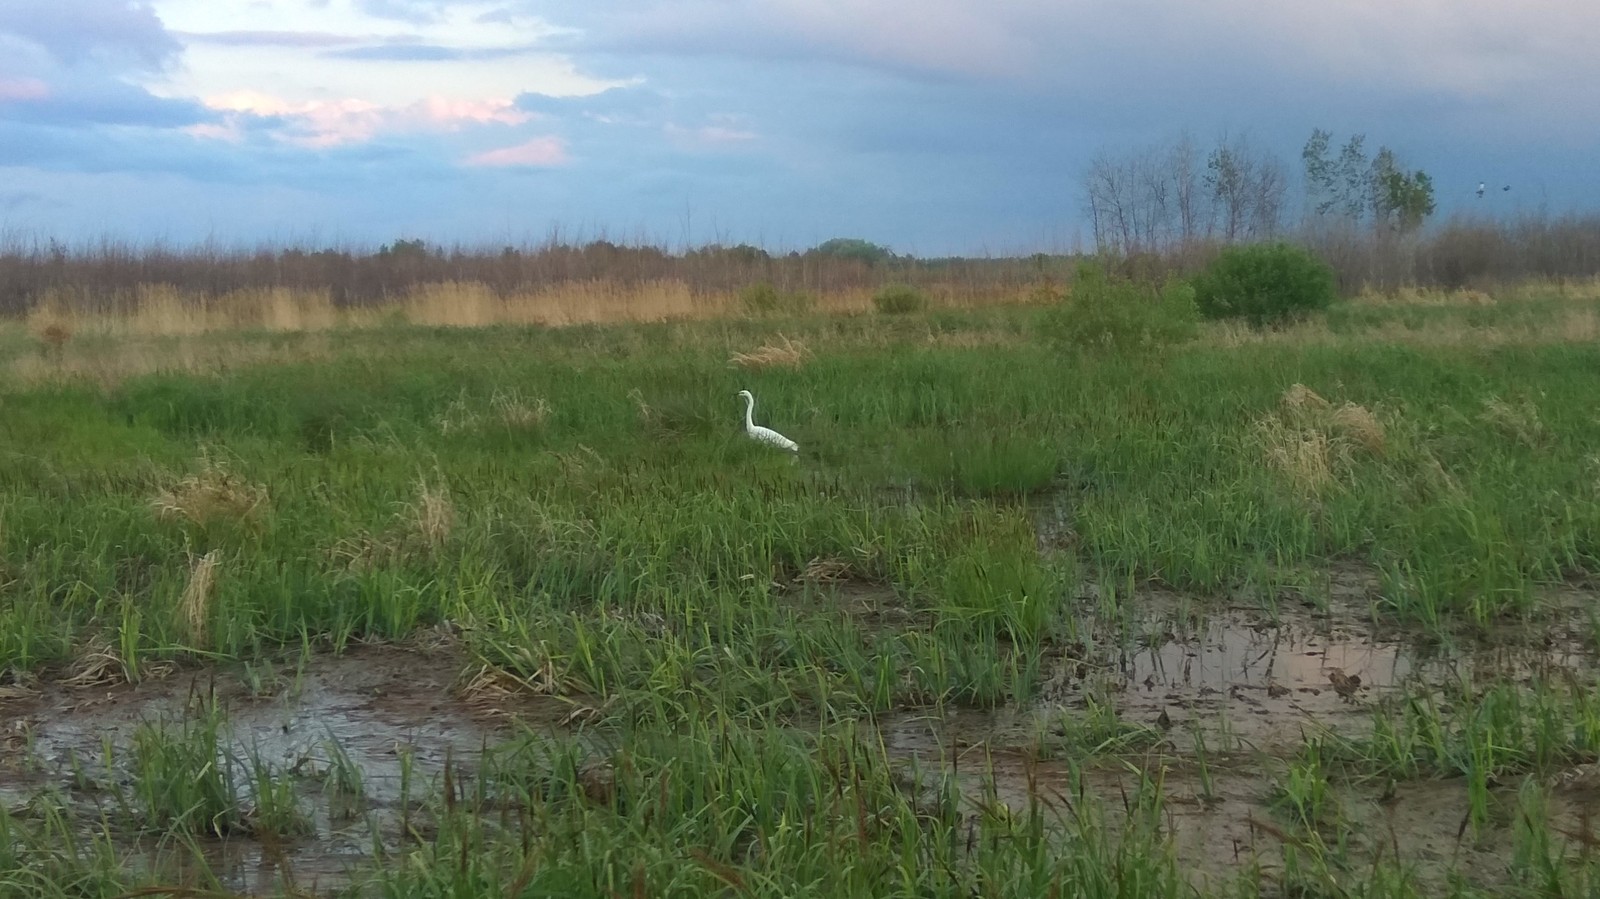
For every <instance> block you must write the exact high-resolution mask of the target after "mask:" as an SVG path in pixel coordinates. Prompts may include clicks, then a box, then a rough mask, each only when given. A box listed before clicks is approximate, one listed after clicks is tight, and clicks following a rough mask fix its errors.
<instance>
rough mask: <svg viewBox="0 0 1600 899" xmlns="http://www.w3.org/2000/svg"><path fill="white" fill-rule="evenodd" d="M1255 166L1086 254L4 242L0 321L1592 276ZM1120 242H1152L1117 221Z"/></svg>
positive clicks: (1590, 263)
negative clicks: (427, 295)
mask: <svg viewBox="0 0 1600 899" xmlns="http://www.w3.org/2000/svg"><path fill="white" fill-rule="evenodd" d="M1244 158H1248V157H1244ZM1242 168H1243V170H1244V171H1245V172H1247V173H1248V172H1249V171H1251V169H1250V167H1249V166H1244V167H1242ZM1254 171H1255V172H1257V174H1256V175H1252V176H1251V177H1250V178H1244V179H1243V183H1245V184H1253V185H1254V187H1253V188H1252V189H1251V191H1244V190H1241V192H1240V194H1239V195H1240V196H1241V197H1250V196H1256V197H1257V200H1251V201H1249V202H1241V203H1240V204H1239V205H1236V206H1235V205H1230V204H1231V203H1232V201H1231V200H1229V201H1227V202H1225V203H1224V204H1223V205H1222V207H1221V211H1220V212H1219V213H1218V214H1217V215H1216V216H1215V217H1211V216H1210V215H1209V214H1207V213H1202V214H1199V215H1197V216H1196V217H1195V218H1193V219H1192V220H1188V219H1185V218H1184V217H1183V216H1184V215H1185V214H1186V213H1183V212H1182V210H1183V208H1184V207H1183V206H1182V204H1181V202H1180V203H1178V204H1177V205H1176V208H1177V209H1178V210H1179V213H1178V217H1176V218H1174V219H1171V220H1170V221H1175V222H1177V223H1178V229H1177V231H1176V232H1175V233H1172V232H1168V231H1164V230H1159V229H1158V231H1156V232H1155V233H1157V234H1160V235H1164V236H1163V237H1162V239H1159V240H1153V241H1146V240H1144V239H1142V238H1141V239H1140V240H1139V241H1137V242H1135V243H1132V244H1129V245H1126V246H1125V245H1122V244H1119V243H1116V242H1113V243H1112V246H1110V247H1103V248H1102V249H1101V251H1100V252H1099V253H1090V252H1085V253H1080V254H1073V253H1057V254H1037V255H1033V256H1025V257H1007V258H950V259H918V258H912V257H908V256H898V255H895V254H894V253H892V252H890V251H889V250H888V249H886V248H884V247H881V246H878V245H876V244H872V243H869V242H867V241H864V240H832V241H828V242H826V243H824V244H822V245H819V246H817V247H814V248H812V249H810V250H807V251H805V252H791V253H785V254H774V253H769V252H767V251H765V250H762V249H760V248H758V247H752V246H745V245H740V246H731V247H730V246H707V247H701V248H697V249H692V250H688V251H684V252H678V253H672V252H669V251H667V250H665V249H662V248H659V247H653V246H647V245H619V244H615V243H611V242H609V241H604V240H598V241H592V242H588V243H584V244H567V243H557V242H551V243H547V244H545V245H540V246H529V247H501V248H498V249H484V248H476V249H474V248H463V247H455V248H445V247H438V246H430V245H427V244H425V243H423V242H422V241H415V240H399V241H395V242H394V243H391V244H387V245H384V246H382V247H380V248H378V249H376V250H357V249H312V248H303V247H284V248H260V249H254V250H224V249H217V248H214V247H206V246H198V247H188V248H172V247H162V246H148V247H137V246H131V245H127V244H118V243H110V242H104V243H100V244H96V245H93V246H88V247H80V248H69V247H67V246H65V245H63V244H61V243H58V242H54V241H44V242H33V241H25V240H18V239H12V240H10V241H9V242H4V243H0V315H19V314H25V313H27V312H28V311H29V310H31V309H33V308H34V307H35V306H37V305H38V304H40V303H41V302H43V301H45V300H47V299H48V300H51V301H53V302H56V303H64V304H66V305H69V306H71V307H72V308H75V309H80V310H84V311H115V310H116V309H118V308H121V307H124V306H126V305H128V304H134V303H137V302H138V301H139V296H140V292H141V291H142V290H145V289H148V288H151V287H162V288H171V289H172V290H174V291H175V292H177V293H178V294H181V295H183V296H188V297H195V298H216V297H222V296H226V295H228V294H230V293H234V292H239V291H260V290H276V289H285V290H290V291H296V292H305V291H310V292H317V293H325V294H326V295H327V296H328V298H329V299H330V300H331V301H332V302H333V303H334V304H335V305H337V306H341V307H360V306H371V305H380V304H384V303H388V302H393V301H396V300H399V299H403V298H405V297H406V296H408V295H409V294H411V293H412V292H413V291H414V290H416V289H417V288H418V287H421V286H424V285H431V284H439V283H444V282H457V283H471V284H475V285H481V286H482V287H483V288H485V289H487V290H489V291H492V292H493V293H494V294H496V295H498V296H500V297H513V296H519V295H526V294H532V293H540V292H546V291H551V290H559V289H561V288H562V287H563V286H564V285H570V284H580V283H595V282H604V283H607V284H610V285H614V286H619V287H622V288H624V289H626V288H628V287H629V286H631V285H641V284H648V283H660V282H671V283H675V284H681V285H685V286H686V287H687V289H688V290H689V291H690V292H691V293H693V294H696V295H706V296H712V295H725V294H732V293H737V292H739V291H741V290H744V289H745V288H747V287H750V286H752V285H756V284H767V285H771V286H772V287H773V288H775V289H776V290H777V291H779V292H782V293H785V294H810V295H829V294H835V293H840V292H847V291H862V290H866V291H874V290H877V289H878V288H881V287H883V286H885V285H888V284H907V285H911V286H913V287H917V288H919V289H921V290H923V291H926V292H929V293H934V294H944V295H959V296H967V297H970V298H972V299H975V300H980V299H981V300H1002V299H1005V298H1021V297H1024V296H1027V295H1029V294H1031V293H1036V292H1037V291H1038V289H1039V288H1041V287H1050V288H1054V287H1055V286H1059V285H1061V284H1062V283H1064V282H1066V281H1068V280H1069V279H1070V278H1071V277H1072V274H1073V272H1074V271H1075V269H1076V264H1077V262H1078V261H1079V260H1080V259H1084V258H1091V257H1094V258H1098V259H1099V260H1100V261H1101V262H1103V263H1105V265H1106V267H1107V268H1108V269H1110V270H1112V271H1117V272H1122V273H1125V274H1129V275H1133V276H1135V277H1140V278H1150V279H1160V278H1164V277H1166V276H1168V275H1173V274H1177V275H1188V274H1192V273H1194V272H1196V271H1198V270H1200V269H1201V268H1203V267H1204V266H1205V265H1206V264H1207V263H1208V262H1209V261H1210V260H1211V259H1212V258H1214V257H1215V256H1216V254H1217V252H1218V251H1219V250H1220V249H1221V248H1222V247H1224V246H1227V245H1229V244H1232V243H1242V242H1253V241H1262V240H1287V241H1289V242H1292V243H1297V244H1301V245H1303V246H1306V247H1307V248H1309V249H1310V250H1311V251H1312V252H1314V253H1315V254H1316V255H1317V256H1319V257H1320V258H1322V259H1323V260H1325V261H1327V262H1328V263H1329V264H1330V265H1331V266H1332V267H1333V269H1334V271H1335V273H1336V275H1337V277H1338V281H1339V287H1340V289H1341V290H1342V291H1343V292H1346V293H1354V292H1357V291H1360V290H1362V289H1388V288H1394V287H1400V286H1419V287H1442V288H1462V287H1475V288H1492V287H1493V286H1496V285H1500V284H1511V283H1517V282H1523V281H1527V280H1531V279H1554V280H1561V279H1574V278H1592V277H1596V276H1600V213H1590V214H1582V215H1576V214H1575V215H1566V216H1546V215H1537V216H1534V215H1530V216H1521V217H1516V218H1513V219H1508V220H1501V219H1489V218H1476V217H1459V218H1456V219H1453V220H1451V221H1448V222H1444V223H1436V224H1433V225H1431V226H1429V227H1426V228H1423V227H1420V225H1419V226H1418V227H1416V228H1409V229H1395V228H1385V227H1374V226H1373V225H1372V223H1371V221H1366V220H1352V218H1350V217H1327V218H1320V219H1313V220H1311V221H1309V222H1305V223H1301V224H1300V225H1298V226H1296V227H1294V228H1292V229H1291V228H1288V227H1285V226H1284V225H1283V223H1282V221H1277V222H1276V224H1274V220H1273V218H1272V217H1271V216H1270V215H1269V214H1268V212H1267V210H1269V209H1270V207H1271V203H1272V200H1271V197H1270V196H1266V197H1264V198H1263V197H1262V196H1261V193H1260V192H1261V191H1266V193H1267V194H1271V193H1272V192H1273V191H1275V190H1276V188H1274V187H1271V178H1268V181H1267V183H1266V184H1265V185H1264V184H1263V182H1262V181H1261V180H1260V179H1261V178H1262V177H1263V176H1262V175H1260V174H1259V173H1260V172H1261V171H1262V169H1261V168H1259V167H1257V168H1255V169H1254ZM1252 179H1254V180H1252ZM1258 200H1259V202H1258ZM1139 221H1140V222H1146V221H1149V220H1147V219H1139ZM1186 221H1187V222H1188V223H1187V224H1185V222H1186ZM1146 227H1147V226H1146V225H1144V224H1141V225H1140V226H1139V228H1140V229H1145V228H1146ZM1186 229H1189V230H1186ZM1119 233H1120V232H1119ZM1129 233H1130V234H1133V233H1142V234H1149V233H1151V232H1149V231H1147V230H1137V231H1136V230H1134V229H1133V228H1132V226H1131V225H1130V231H1129ZM1230 234H1231V238H1230Z"/></svg>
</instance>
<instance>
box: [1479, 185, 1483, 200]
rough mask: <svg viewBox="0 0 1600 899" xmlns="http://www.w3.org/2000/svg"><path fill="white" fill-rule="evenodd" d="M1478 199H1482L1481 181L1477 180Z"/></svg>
mask: <svg viewBox="0 0 1600 899" xmlns="http://www.w3.org/2000/svg"><path fill="white" fill-rule="evenodd" d="M1478 199H1480V200H1481V199H1483V182H1482V181H1479V182H1478Z"/></svg>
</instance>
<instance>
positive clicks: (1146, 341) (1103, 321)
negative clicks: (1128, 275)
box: [1041, 265, 1198, 354]
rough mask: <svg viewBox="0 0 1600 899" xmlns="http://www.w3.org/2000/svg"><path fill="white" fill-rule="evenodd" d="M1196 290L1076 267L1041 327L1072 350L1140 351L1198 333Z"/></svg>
mask: <svg viewBox="0 0 1600 899" xmlns="http://www.w3.org/2000/svg"><path fill="white" fill-rule="evenodd" d="M1194 296H1195V292H1194V289H1193V288H1192V287H1190V286H1189V285H1188V284H1185V283H1183V282H1182V281H1170V282H1168V283H1167V284H1165V285H1163V286H1161V287H1159V288H1157V287H1151V286H1148V285H1146V284H1142V283H1139V282H1135V281H1127V280H1112V279H1108V278H1107V277H1106V275H1105V274H1104V273H1103V272H1101V270H1100V269H1099V267H1097V266H1094V265H1083V266H1080V267H1079V269H1078V277H1077V280H1075V281H1074V282H1073V287H1072V294H1071V296H1069V297H1068V298H1066V299H1065V300H1063V301H1061V302H1059V303H1057V304H1056V305H1055V307H1054V308H1053V309H1051V310H1050V311H1049V312H1047V313H1046V314H1045V316H1044V319H1043V321H1042V322H1041V330H1042V332H1043V333H1044V335H1045V336H1046V337H1048V338H1049V339H1050V340H1052V341H1054V342H1055V343H1056V344H1057V345H1059V346H1061V347H1063V348H1065V349H1070V350H1091V351H1104V352H1112V353H1125V354H1126V353H1140V352H1145V351H1149V350H1155V349H1159V348H1161V347H1166V346H1170V345H1172V344H1177V343H1182V342H1184V341H1186V340H1192V339H1194V337H1195V335H1196V334H1197V333H1198V328H1197V324H1198V316H1197V315H1196V311H1195V300H1194Z"/></svg>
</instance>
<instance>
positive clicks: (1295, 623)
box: [876, 611, 1600, 889]
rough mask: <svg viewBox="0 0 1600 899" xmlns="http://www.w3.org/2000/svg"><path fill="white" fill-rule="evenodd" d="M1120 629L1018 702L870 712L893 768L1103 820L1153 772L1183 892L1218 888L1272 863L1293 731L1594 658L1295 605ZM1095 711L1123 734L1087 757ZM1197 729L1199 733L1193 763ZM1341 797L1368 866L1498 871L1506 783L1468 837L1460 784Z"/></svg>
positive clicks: (1580, 796)
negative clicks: (1488, 820) (1388, 625)
mask: <svg viewBox="0 0 1600 899" xmlns="http://www.w3.org/2000/svg"><path fill="white" fill-rule="evenodd" d="M1134 633H1136V634H1139V635H1141V636H1138V637H1135V638H1132V639H1128V638H1126V637H1120V636H1119V637H1117V638H1112V637H1110V636H1100V635H1096V636H1092V637H1091V638H1090V639H1089V640H1088V641H1086V642H1087V645H1088V646H1089V647H1090V652H1089V653H1088V656H1089V657H1088V658H1086V659H1083V660H1076V661H1073V662H1071V663H1069V664H1068V665H1067V666H1066V668H1065V669H1064V670H1062V671H1058V672H1057V673H1056V675H1055V677H1054V678H1052V679H1051V680H1050V682H1049V683H1048V684H1047V685H1046V689H1045V690H1044V691H1043V694H1044V695H1042V696H1041V697H1040V699H1039V701H1038V702H1036V703H1033V704H1031V705H1029V706H1026V707H1023V708H1006V709H1000V710H996V711H978V710H971V709H946V710H943V711H942V712H938V713H928V712H912V713H905V714H898V715H889V716H882V717H880V718H879V720H878V722H877V727H876V735H877V736H878V738H879V739H880V740H881V742H882V745H883V746H884V747H885V749H886V750H887V752H888V754H889V756H890V758H891V760H893V761H895V762H897V763H899V764H900V765H902V766H903V768H904V769H906V770H909V769H912V768H915V769H916V770H918V771H920V772H921V773H922V776H923V777H924V778H926V777H928V776H929V775H934V774H937V773H938V772H941V771H942V772H944V773H945V774H947V775H951V774H953V775H954V776H955V777H956V779H957V781H958V782H959V783H960V785H961V787H962V790H963V793H964V795H966V796H969V797H974V796H981V795H983V794H984V792H985V790H987V789H992V790H993V791H994V797H995V798H996V799H997V800H999V801H1001V802H1004V803H1005V804H1006V805H1009V806H1010V807H1011V808H1012V809H1013V810H1016V811H1021V810H1024V809H1026V808H1027V806H1028V803H1029V801H1030V790H1031V791H1032V796H1033V797H1036V798H1039V799H1042V800H1043V802H1044V804H1045V805H1046V806H1047V807H1052V808H1055V809H1057V810H1058V811H1064V810H1065V807H1066V805H1067V803H1070V802H1074V801H1077V798H1078V797H1079V796H1081V795H1083V794H1088V795H1089V796H1090V797H1092V798H1097V799H1098V800H1099V801H1100V806H1101V807H1102V808H1104V809H1106V810H1107V811H1108V813H1109V814H1108V816H1109V818H1110V819H1111V821H1112V822H1113V824H1115V822H1116V821H1117V820H1118V819H1119V816H1120V814H1121V810H1122V809H1123V803H1124V802H1125V801H1127V799H1128V797H1131V796H1134V795H1136V794H1137V792H1138V789H1139V786H1140V781H1141V778H1142V777H1149V778H1151V779H1159V780H1160V781H1161V783H1162V792H1163V796H1164V798H1165V802H1164V812H1163V829H1164V832H1165V833H1166V835H1167V836H1168V837H1170V839H1171V840H1172V842H1173V847H1174V851H1175V852H1176V853H1177V855H1178V858H1179V860H1180V862H1181V863H1182V864H1183V865H1184V866H1185V868H1186V869H1187V870H1190V871H1193V872H1194V874H1195V884H1196V886H1197V888H1201V889H1204V888H1206V886H1207V885H1208V884H1209V886H1211V887H1216V888H1221V887H1224V886H1227V885H1230V884H1232V883H1234V882H1235V881H1236V879H1237V877H1238V876H1239V874H1240V872H1241V871H1243V870H1246V866H1247V865H1249V864H1252V863H1254V864H1258V865H1259V866H1260V870H1261V871H1262V872H1263V874H1264V875H1265V876H1267V877H1269V878H1271V877H1276V876H1278V875H1279V874H1282V873H1283V870H1284V868H1283V848H1284V845H1285V842H1284V837H1285V833H1286V831H1287V830H1289V828H1287V827H1286V826H1285V824H1284V821H1283V818H1282V816H1281V815H1280V814H1278V813H1276V812H1275V811H1274V809H1273V808H1272V807H1271V805H1272V799H1273V789H1274V784H1275V783H1277V782H1279V780H1280V779H1281V778H1282V777H1283V776H1284V772H1285V770H1286V767H1287V766H1286V762H1285V761H1284V760H1285V759H1288V758H1290V757H1292V756H1293V755H1294V754H1295V753H1296V752H1297V751H1298V750H1299V749H1300V748H1301V747H1302V746H1303V745H1304V741H1305V737H1306V736H1307V735H1309V734H1315V733H1318V732H1321V731H1323V730H1328V731H1333V732H1336V733H1339V734H1341V735H1344V736H1352V737H1359V736H1363V735H1365V734H1366V733H1368V732H1370V729H1371V725H1372V709H1371V706H1372V705H1373V704H1374V703H1377V702H1381V701H1383V700H1384V699H1385V698H1386V697H1391V696H1394V695H1397V694H1398V693H1399V692H1400V691H1402V690H1405V689H1410V688H1428V687H1439V686H1443V685H1446V684H1451V683H1457V682H1459V681H1461V680H1463V679H1465V680H1468V681H1470V682H1480V683H1481V682H1485V681H1487V680H1489V679H1502V680H1507V679H1508V680H1512V681H1530V680H1533V679H1535V678H1538V677H1549V676H1552V675H1556V674H1559V673H1560V672H1561V671H1563V670H1567V671H1578V670H1589V671H1592V670H1593V668H1594V665H1595V658H1594V656H1593V654H1592V653H1591V652H1589V651H1588V650H1587V649H1586V648H1585V647H1584V646H1583V645H1582V643H1581V641H1579V640H1577V639H1575V638H1573V639H1568V638H1566V637H1563V638H1561V639H1555V638H1554V637H1553V636H1552V637H1550V638H1540V639H1535V640H1520V641H1517V645H1502V646H1494V647H1484V646H1479V645H1471V646H1456V647H1445V646H1432V647H1427V646H1417V645H1414V644H1407V643H1404V642H1401V641H1399V640H1395V639H1387V638H1384V637H1381V636H1378V635H1375V634H1374V632H1373V630H1372V629H1371V627H1370V626H1368V625H1366V624H1364V623H1360V622H1353V621H1345V622H1334V621H1331V620H1328V619H1325V618H1315V617H1312V616H1311V615H1309V614H1298V615H1294V614H1291V615H1287V616H1280V618H1279V619H1278V620H1277V621H1276V622H1274V621H1270V620H1268V619H1266V618H1265V617H1264V616H1261V615H1259V614H1255V613H1251V612H1242V611H1232V612H1225V613H1221V614H1214V615H1212V616H1210V617H1208V618H1207V619H1205V620H1204V622H1203V623H1201V624H1198V625H1195V626H1192V627H1188V628H1185V627H1181V626H1170V627H1169V626H1167V625H1164V624H1161V623H1160V621H1159V620H1150V621H1147V622H1145V623H1144V624H1142V625H1141V626H1139V627H1136V628H1135V629H1134ZM1119 641H1120V643H1121V645H1119ZM1096 647H1098V649H1096ZM1096 709H1099V710H1100V712H1099V713H1100V714H1102V715H1104V714H1105V710H1106V709H1111V710H1114V719H1112V720H1114V721H1115V724H1116V726H1117V727H1119V728H1123V729H1125V730H1126V731H1130V732H1135V733H1136V734H1137V735H1138V738H1137V739H1134V740H1132V741H1130V742H1129V743H1128V744H1127V745H1126V747H1125V748H1119V749H1117V750H1116V751H1114V752H1111V753H1109V754H1107V753H1102V754H1099V755H1096V754H1095V753H1093V752H1092V751H1091V750H1090V749H1089V748H1087V747H1086V745H1085V743H1084V738H1083V732H1082V728H1083V726H1084V722H1085V721H1090V720H1092V719H1093V718H1094V717H1095V715H1096V714H1097V712H1096ZM1102 720H1103V721H1104V720H1106V719H1104V718H1103V719H1102ZM1068 727H1071V728H1077V729H1076V730H1073V731H1070V732H1069V731H1068V730H1067V728H1068ZM1197 736H1199V737H1203V738H1204V740H1205V747H1206V755H1205V756H1203V757H1202V756H1201V755H1200V753H1199V752H1198V743H1197V739H1196V738H1197ZM1090 742H1091V743H1092V742H1093V740H1092V739H1091V741H1090ZM1202 762H1203V763H1204V764H1202ZM1592 767H1594V768H1595V769H1596V773H1593V774H1590V775H1587V781H1585V782H1586V783H1587V782H1588V781H1592V782H1593V783H1594V784H1595V786H1592V787H1589V788H1584V789H1568V788H1563V789H1560V790H1558V791H1557V792H1556V793H1555V794H1554V795H1553V796H1552V799H1551V805H1550V813H1551V820H1552V822H1553V826H1555V827H1557V828H1558V829H1559V830H1560V831H1561V832H1563V833H1567V834H1570V833H1584V834H1586V833H1589V832H1590V831H1591V829H1592V828H1590V827H1589V825H1588V823H1587V822H1588V820H1589V819H1590V818H1591V817H1593V816H1596V815H1597V814H1600V765H1597V766H1592ZM1517 783H1520V780H1517ZM1340 793H1341V804H1340V807H1341V813H1342V814H1343V816H1344V818H1345V820H1346V822H1347V823H1346V827H1345V830H1344V834H1343V839H1344V840H1345V843H1346V846H1345V850H1346V851H1348V852H1350V853H1354V854H1355V855H1357V856H1360V857H1362V858H1364V859H1366V863H1367V864H1370V861H1371V858H1372V856H1373V855H1374V854H1376V853H1378V852H1380V851H1382V852H1387V853H1389V854H1390V857H1393V855H1394V854H1395V853H1398V854H1399V855H1400V857H1402V858H1404V859H1407V860H1409V861H1411V862H1414V863H1416V864H1418V865H1420V866H1421V868H1420V869H1419V870H1422V871H1424V872H1425V873H1427V872H1431V874H1430V876H1432V875H1437V876H1439V877H1440V878H1443V877H1445V876H1446V874H1447V872H1448V871H1457V872H1460V873H1463V874H1466V875H1467V876H1469V877H1473V878H1475V879H1478V880H1479V881H1480V882H1483V883H1501V882H1503V881H1504V878H1505V872H1506V865H1507V862H1508V860H1509V857H1510V852H1511V849H1510V847H1511V845H1512V840H1511V830H1510V823H1509V822H1510V820H1511V818H1512V817H1513V816H1514V809H1515V804H1516V789H1515V785H1514V784H1507V785H1504V786H1502V787H1500V788H1499V789H1498V790H1497V791H1496V796H1495V799H1494V800H1493V801H1494V803H1495V805H1496V807H1497V808H1498V809H1499V815H1500V817H1501V818H1502V819H1503V820H1501V821H1499V822H1498V823H1496V824H1495V825H1494V826H1493V827H1491V828H1490V830H1489V831H1486V833H1485V834H1484V835H1482V836H1481V837H1479V838H1476V839H1475V838H1474V837H1473V835H1472V834H1471V833H1463V832H1462V827H1463V822H1464V821H1465V819H1466V816H1467V814H1468V810H1469V807H1470V797H1469V794H1468V789H1467V786H1466V782H1465V780H1463V779H1461V778H1456V779H1451V780H1442V781H1423V782H1408V783H1403V784H1399V785H1397V786H1396V787H1395V788H1394V790H1393V792H1392V794H1389V795H1381V794H1382V790H1381V789H1380V787H1379V786H1376V785H1370V784H1369V785H1363V786H1357V787H1350V788H1345V787H1341V788H1340ZM1575 839H1578V840H1579V844H1581V842H1582V841H1583V840H1584V839H1587V838H1584V837H1578V838H1575ZM1566 841H1567V839H1566V837H1562V838H1561V839H1560V840H1558V842H1566ZM1362 853H1366V854H1365V855H1361V854H1362ZM1441 886H1442V884H1441Z"/></svg>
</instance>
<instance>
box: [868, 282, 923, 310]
mask: <svg viewBox="0 0 1600 899" xmlns="http://www.w3.org/2000/svg"><path fill="white" fill-rule="evenodd" d="M872 308H874V309H876V310H878V311H879V312H881V313H883V314H885V315H907V314H910V313H912V312H921V311H922V310H924V309H926V308H928V298H927V296H926V295H924V294H923V293H922V291H920V290H918V289H916V288H915V287H910V286H907V285H905V284H890V285H889V286H888V287H885V288H883V289H882V290H879V291H878V292H877V293H875V294H873V295H872Z"/></svg>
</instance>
